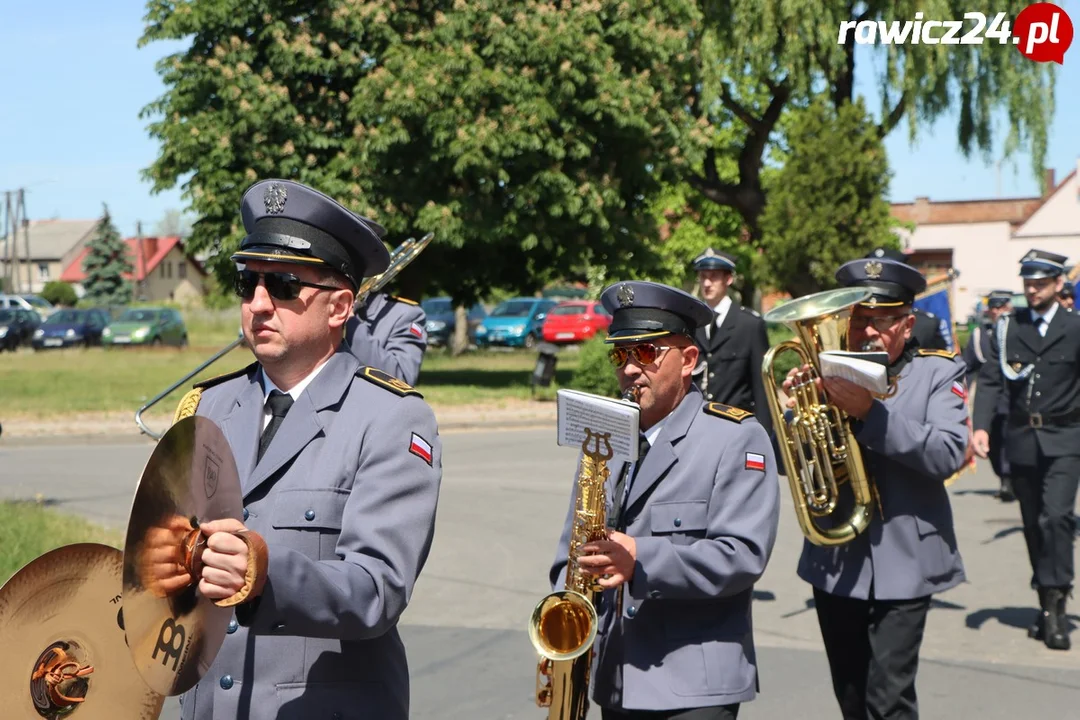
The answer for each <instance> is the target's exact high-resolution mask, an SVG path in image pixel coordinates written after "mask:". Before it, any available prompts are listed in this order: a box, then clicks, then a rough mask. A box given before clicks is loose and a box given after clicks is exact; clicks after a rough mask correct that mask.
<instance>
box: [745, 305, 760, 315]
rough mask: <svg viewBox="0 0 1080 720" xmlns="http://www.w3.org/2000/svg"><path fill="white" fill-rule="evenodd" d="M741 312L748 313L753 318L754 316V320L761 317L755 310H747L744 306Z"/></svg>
mask: <svg viewBox="0 0 1080 720" xmlns="http://www.w3.org/2000/svg"><path fill="white" fill-rule="evenodd" d="M743 311H744V312H748V313H750V314H751V315H753V316H754V317H756V318H759V317H761V313H759V312H758V311H757V310H755V309H754V308H748V307H745V306H744V307H743Z"/></svg>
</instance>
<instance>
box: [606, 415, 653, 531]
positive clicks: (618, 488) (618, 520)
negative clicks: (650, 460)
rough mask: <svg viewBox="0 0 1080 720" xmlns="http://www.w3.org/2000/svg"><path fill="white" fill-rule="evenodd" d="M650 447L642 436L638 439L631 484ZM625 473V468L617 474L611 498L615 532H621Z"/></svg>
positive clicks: (647, 440)
mask: <svg viewBox="0 0 1080 720" xmlns="http://www.w3.org/2000/svg"><path fill="white" fill-rule="evenodd" d="M650 447H652V445H651V444H650V443H649V439H648V438H647V437H645V436H644V435H641V436H639V437H638V459H637V462H635V463H634V473H633V476H632V477H631V478H630V480H631V482H633V479H634V478H636V477H637V475H638V471H639V470H641V466H642V465H643V464H644V463H645V455H646V453H648V452H649V448H650ZM629 474H630V473H628V472H627V471H626V467H624V468H623V471H622V472H621V473H619V480H618V482H616V483H615V497H613V498H612V501H613V506H614V507H615V522H614V524H613V526H612V527H614V528H615V529H616V530H620V531H621V530H622V517H623V512H624V511H625V510H626V508H625V507H624V505H625V503H624V502H623V495H624V494H625V492H626V476H627V475H629Z"/></svg>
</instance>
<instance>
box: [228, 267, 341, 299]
mask: <svg viewBox="0 0 1080 720" xmlns="http://www.w3.org/2000/svg"><path fill="white" fill-rule="evenodd" d="M259 278H262V279H263V282H264V283H265V284H266V292H268V293H270V297H272V298H274V299H275V300H295V299H296V298H298V297H300V288H304V287H309V288H318V289H319V290H340V289H341V288H337V287H333V286H331V285H319V284H318V283H310V282H304V281H303V280H301V279H300V278H298V277H296V276H295V275H293V274H292V273H287V272H261V273H260V272H255V271H254V270H241V271H240V275H239V277H237V278H236V287H235V290H236V294H237V295H239V296H240V297H241V298H242V299H243V300H251V299H252V298H253V297H255V288H257V287H258V286H259Z"/></svg>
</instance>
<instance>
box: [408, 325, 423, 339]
mask: <svg viewBox="0 0 1080 720" xmlns="http://www.w3.org/2000/svg"><path fill="white" fill-rule="evenodd" d="M409 332H411V333H412V334H413V335H415V336H416V337H418V338H422V337H424V328H422V327H420V324H419V323H412V324H410V325H409Z"/></svg>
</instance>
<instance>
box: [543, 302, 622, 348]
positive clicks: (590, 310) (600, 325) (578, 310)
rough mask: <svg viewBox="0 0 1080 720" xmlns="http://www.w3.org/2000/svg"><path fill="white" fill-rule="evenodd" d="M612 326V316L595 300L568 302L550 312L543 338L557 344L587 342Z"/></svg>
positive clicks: (545, 321) (545, 322) (545, 323)
mask: <svg viewBox="0 0 1080 720" xmlns="http://www.w3.org/2000/svg"><path fill="white" fill-rule="evenodd" d="M610 324H611V316H610V315H608V312H607V310H605V309H604V306H603V305H601V304H600V303H598V302H596V301H595V300H566V301H563V302H561V303H559V304H558V305H556V306H555V307H553V308H551V310H550V311H549V312H548V314H547V318H546V319H545V320H544V327H543V337H544V341H545V342H549V343H555V344H560V343H578V342H585V341H586V340H588V339H589V338H591V337H592V336H593V335H595V334H596V333H598V332H600V331H601V330H607V327H608V325H610Z"/></svg>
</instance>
